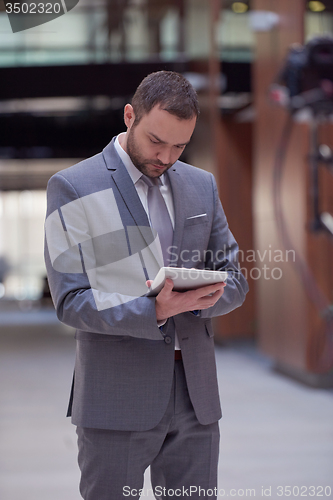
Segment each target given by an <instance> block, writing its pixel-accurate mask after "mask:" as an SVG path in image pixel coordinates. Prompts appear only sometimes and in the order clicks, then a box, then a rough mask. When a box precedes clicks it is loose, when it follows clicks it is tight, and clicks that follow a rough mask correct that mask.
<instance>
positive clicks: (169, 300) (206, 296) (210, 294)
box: [146, 278, 226, 321]
mask: <svg viewBox="0 0 333 500" xmlns="http://www.w3.org/2000/svg"><path fill="white" fill-rule="evenodd" d="M146 283H147V286H148V287H150V286H151V284H152V281H151V280H148V281H147V282H146ZM225 286H226V283H217V284H215V285H207V286H203V287H201V288H197V289H196V290H189V291H188V292H174V291H173V281H172V280H171V279H169V278H168V279H167V280H166V282H165V285H164V287H163V288H162V290H161V291H160V293H159V294H158V295H157V297H156V302H155V308H156V318H157V321H163V320H166V319H168V318H170V317H171V316H175V315H176V314H180V313H183V312H187V311H196V310H198V309H208V308H209V307H212V306H213V305H215V303H216V302H217V301H218V300H219V298H220V297H222V295H223V292H224V287H225Z"/></svg>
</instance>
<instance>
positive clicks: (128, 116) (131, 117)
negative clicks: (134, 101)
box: [124, 104, 135, 129]
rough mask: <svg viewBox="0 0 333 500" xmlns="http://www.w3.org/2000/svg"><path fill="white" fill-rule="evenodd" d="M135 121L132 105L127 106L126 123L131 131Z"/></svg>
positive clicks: (125, 110) (125, 112)
mask: <svg viewBox="0 0 333 500" xmlns="http://www.w3.org/2000/svg"><path fill="white" fill-rule="evenodd" d="M134 121H135V113H134V109H133V106H132V105H131V104H126V106H125V109H124V122H125V125H126V127H127V128H128V129H130V128H131V127H132V125H133V123H134Z"/></svg>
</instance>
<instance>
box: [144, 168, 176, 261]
mask: <svg viewBox="0 0 333 500" xmlns="http://www.w3.org/2000/svg"><path fill="white" fill-rule="evenodd" d="M141 179H142V180H143V181H144V182H145V183H146V184H147V186H148V210H149V216H150V222H151V226H152V228H153V229H155V231H156V232H157V233H158V236H159V239H160V242H161V247H162V253H163V260H164V265H165V266H168V265H169V263H170V254H169V252H168V248H169V247H170V246H171V245H172V240H173V227H172V223H171V219H170V215H169V212H168V209H167V206H166V204H165V201H164V198H163V196H162V194H161V191H160V189H159V185H160V184H161V179H159V178H150V177H147V176H146V175H142V177H141Z"/></svg>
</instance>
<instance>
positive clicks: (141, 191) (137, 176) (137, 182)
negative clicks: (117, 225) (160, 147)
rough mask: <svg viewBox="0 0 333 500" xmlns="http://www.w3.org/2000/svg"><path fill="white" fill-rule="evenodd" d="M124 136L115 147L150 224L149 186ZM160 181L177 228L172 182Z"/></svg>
mask: <svg viewBox="0 0 333 500" xmlns="http://www.w3.org/2000/svg"><path fill="white" fill-rule="evenodd" d="M122 135H125V132H122V133H121V134H119V135H118V136H117V137H116V140H115V143H114V145H115V148H116V151H117V153H118V155H119V156H120V159H121V161H122V162H123V164H124V165H125V167H126V170H127V172H128V173H129V175H130V177H131V179H132V181H133V183H134V187H135V189H136V191H137V193H138V195H139V198H140V200H141V203H142V205H143V208H144V209H145V211H146V213H147V216H148V219H149V222H150V217H149V210H148V186H147V184H146V183H145V182H144V181H143V180H142V179H141V176H142V172H140V170H138V169H137V168H136V166H135V165H134V163H133V162H132V160H131V158H130V157H129V156H128V154H127V153H126V151H124V149H123V148H122V147H121V145H120V142H119V137H120V136H122ZM160 179H161V181H162V184H161V185H160V186H159V188H160V191H161V194H162V196H163V198H164V201H165V204H166V206H167V209H168V212H169V215H170V219H171V223H172V227H173V228H175V210H174V206H173V199H172V191H171V186H170V182H169V179H168V177H167V176H166V175H164V174H162V175H161V177H160ZM164 323H165V321H160V322H158V326H163V325H164ZM175 349H180V346H179V340H178V336H177V333H176V339H175Z"/></svg>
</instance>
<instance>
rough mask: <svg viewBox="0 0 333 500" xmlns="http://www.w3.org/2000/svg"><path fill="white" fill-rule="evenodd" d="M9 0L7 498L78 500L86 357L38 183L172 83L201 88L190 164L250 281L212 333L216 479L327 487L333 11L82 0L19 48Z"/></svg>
mask: <svg viewBox="0 0 333 500" xmlns="http://www.w3.org/2000/svg"><path fill="white" fill-rule="evenodd" d="M5 3H6V2H4V1H3V0H0V131H1V134H0V347H1V350H0V357H1V364H0V379H1V382H0V383H1V400H2V401H1V408H0V432H1V442H0V449H2V453H1V458H0V495H1V498H2V499H3V500H16V499H19V498H20V499H21V498H23V497H24V498H25V499H26V500H29V499H30V498H31V500H39V499H40V498H42V497H43V500H44V499H46V500H53V499H60V498H61V499H62V500H66V499H68V500H69V499H71V500H75V499H76V498H79V496H78V493H77V474H78V473H77V467H76V464H75V460H76V459H75V454H76V448H75V431H74V429H73V428H72V427H71V426H70V424H69V423H68V421H65V419H63V414H64V412H65V407H66V404H67V395H68V393H69V389H70V380H71V375H72V367H73V363H74V350H75V345H74V340H73V332H72V330H71V329H70V328H67V327H65V326H63V325H61V324H60V323H59V322H58V321H57V319H56V317H55V313H54V310H53V306H52V301H51V299H50V295H49V290H48V285H47V279H46V273H45V267H44V262H43V238H44V229H43V224H44V217H45V211H46V194H45V190H46V184H47V181H48V179H49V178H50V176H51V175H53V174H54V173H55V172H57V171H59V170H61V169H63V168H66V167H68V166H70V165H72V164H74V163H76V162H77V161H79V160H80V159H82V158H86V157H88V156H91V155H94V154H96V153H98V152H99V151H101V150H102V149H103V148H104V147H105V145H106V144H107V143H108V142H109V141H110V140H111V138H112V137H113V136H114V135H116V134H118V133H119V132H121V131H123V130H125V127H124V124H123V107H124V105H125V104H126V103H127V102H129V101H130V99H131V96H132V95H133V93H134V91H135V89H136V87H137V85H138V84H139V83H140V81H141V80H142V78H143V77H144V76H146V75H147V74H148V73H150V72H152V71H157V70H161V69H167V70H174V71H178V72H181V73H183V74H185V76H187V78H188V79H189V80H190V81H191V83H192V84H193V85H194V87H195V88H196V90H197V92H198V95H199V100H200V105H201V115H200V120H199V122H198V125H197V128H196V130H195V133H194V136H193V138H192V141H191V144H190V145H189V146H188V147H187V148H186V150H185V153H184V156H183V160H184V161H187V162H189V163H192V164H194V165H195V166H197V167H200V168H203V169H205V170H209V171H211V172H212V173H213V174H214V175H215V177H216V179H217V183H218V186H219V191H220V196H221V200H222V203H223V206H224V209H225V212H226V215H227V218H228V221H229V225H230V227H231V230H232V232H233V233H234V235H235V237H236V239H237V241H238V243H239V246H240V254H239V258H240V265H241V268H242V270H243V272H244V274H245V275H246V277H247V279H248V281H249V285H250V292H249V294H248V297H247V299H246V302H245V303H244V305H243V307H242V309H241V310H236V311H235V312H233V313H231V314H229V315H227V316H225V317H221V318H219V319H217V320H216V322H215V331H216V335H215V337H216V352H217V360H218V370H219V377H220V379H221V380H220V385H221V397H222V403H223V406H226V407H227V408H228V409H229V410H227V412H226V413H227V415H226V417H225V419H223V420H222V437H223V443H224V448H223V443H222V451H223V450H226V455H224V454H222V458H221V481H220V483H221V485H222V486H223V485H227V486H228V487H229V488H232V487H234V488H236V490H237V491H238V493H237V495H232V494H230V495H229V496H235V497H236V498H238V497H241V496H246V493H245V489H246V488H247V487H249V488H250V486H251V485H254V487H255V488H256V496H258V497H259V496H272V497H273V498H275V497H276V498H278V497H281V496H290V495H288V491H287V492H286V491H284V490H283V492H282V493H283V494H282V495H280V494H278V493H279V492H278V490H277V487H278V486H279V485H280V486H282V487H283V488H284V487H285V486H286V487H287V486H288V485H289V486H290V485H291V486H295V487H296V486H297V487H301V486H303V485H304V487H307V488H309V487H310V486H311V485H314V486H315V487H316V488H317V487H320V486H323V487H324V488H325V487H330V488H332V487H333V485H332V477H333V429H332V424H331V422H332V421H333V419H332V417H333V398H332V395H333V391H332V388H333V175H332V173H333V157H332V151H331V147H333V128H332V127H333V126H332V114H333V41H332V39H331V38H329V37H330V36H332V37H333V0H322V1H306V0H292V1H290V0H279V1H278V2H274V1H272V0H243V1H239V2H238V1H234V0H223V1H221V0H94V1H93V0H80V1H79V2H78V4H77V5H76V6H75V7H74V8H72V9H71V10H69V11H68V13H67V14H66V15H63V16H61V17H58V18H57V19H54V20H53V21H51V22H48V23H46V24H42V25H40V26H35V27H32V28H30V29H25V30H22V31H18V32H14V33H13V31H12V27H11V24H10V19H9V18H8V16H7V14H6V12H5V10H6V7H5ZM18 3H19V4H22V5H23V3H24V2H23V3H22V2H18ZM63 3H64V2H62V4H63ZM68 3H70V2H67V4H68ZM72 4H73V5H74V4H75V2H72ZM73 5H72V7H73ZM323 37H324V38H323ZM326 37H328V38H326ZM66 391H67V392H66ZM228 411H229V413H228ZM228 415H229V417H228ZM228 418H229V420H228ZM73 433H74V434H73ZM1 443H2V444H1ZM288 457H289V459H288ZM1 471H2V472H1ZM288 481H289V482H288ZM227 486H226V489H227ZM270 486H272V488H273V489H272V491H271V495H268V493H269V490H267V488H269V487H270ZM262 488H264V490H265V488H266V490H265V491H266V493H264V490H262ZM241 489H244V493H243V494H242V493H241V492H240V490H241ZM303 493H304V491H303ZM331 494H332V491H331V490H328V489H327V490H325V491H324V490H323V496H331ZM300 495H301V490H299V493H298V494H297V490H294V491H293V495H292V496H300ZM225 496H226V495H225ZM303 496H321V495H320V490H316V495H311V494H310V490H307V495H303Z"/></svg>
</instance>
